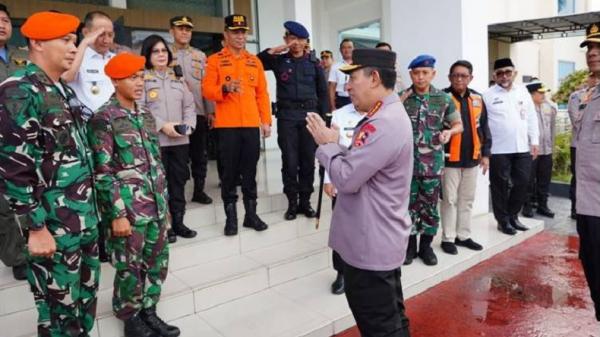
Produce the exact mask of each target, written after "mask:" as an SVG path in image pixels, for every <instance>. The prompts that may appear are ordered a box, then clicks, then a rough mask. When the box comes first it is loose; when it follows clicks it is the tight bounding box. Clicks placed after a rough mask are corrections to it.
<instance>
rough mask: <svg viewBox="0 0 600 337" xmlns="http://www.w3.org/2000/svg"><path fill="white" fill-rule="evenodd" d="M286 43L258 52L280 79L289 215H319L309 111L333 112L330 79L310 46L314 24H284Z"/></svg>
mask: <svg viewBox="0 0 600 337" xmlns="http://www.w3.org/2000/svg"><path fill="white" fill-rule="evenodd" d="M283 26H284V28H285V35H284V37H283V39H284V41H285V44H283V45H281V46H278V47H275V48H270V49H266V50H264V51H262V52H261V53H260V54H258V58H259V59H260V60H261V62H262V63H263V66H264V68H265V70H272V71H273V73H274V74H275V79H276V80H277V114H276V116H277V143H278V144H279V148H280V149H281V159H282V160H281V161H282V168H281V173H282V176H283V192H284V193H285V195H286V196H287V199H288V209H287V211H286V212H285V214H284V218H285V220H294V219H296V215H297V214H298V213H300V214H304V215H305V216H306V217H307V218H313V217H315V215H316V212H315V210H314V209H313V208H312V206H311V204H310V196H311V194H312V192H313V191H314V186H313V185H314V179H315V150H316V147H317V146H316V144H315V141H314V140H313V138H312V136H311V135H310V133H309V132H308V130H307V129H306V114H307V113H308V112H309V111H312V112H317V113H318V114H320V115H321V116H325V114H326V113H328V112H329V100H328V97H327V82H326V80H325V74H324V72H323V68H321V65H320V64H319V60H318V59H317V58H316V57H315V56H314V55H313V54H311V53H310V52H307V51H306V50H305V49H306V46H307V44H308V42H307V41H308V37H309V34H308V30H307V29H306V28H305V27H304V26H303V25H302V24H300V23H298V22H295V21H287V22H285V23H284V24H283Z"/></svg>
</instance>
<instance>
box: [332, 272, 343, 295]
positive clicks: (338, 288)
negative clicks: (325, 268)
mask: <svg viewBox="0 0 600 337" xmlns="http://www.w3.org/2000/svg"><path fill="white" fill-rule="evenodd" d="M331 293H332V294H334V295H341V294H343V293H344V275H342V273H338V274H337V277H336V278H335V281H333V283H332V284H331Z"/></svg>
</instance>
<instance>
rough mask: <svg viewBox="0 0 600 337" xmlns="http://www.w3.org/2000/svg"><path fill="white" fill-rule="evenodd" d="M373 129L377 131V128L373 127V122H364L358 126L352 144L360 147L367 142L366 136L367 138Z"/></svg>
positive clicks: (372, 132)
mask: <svg viewBox="0 0 600 337" xmlns="http://www.w3.org/2000/svg"><path fill="white" fill-rule="evenodd" d="M375 131H377V129H376V128H375V126H373V124H370V123H366V124H364V125H363V126H362V127H361V128H360V131H358V134H357V135H356V138H354V143H353V144H352V146H353V147H361V146H363V145H365V144H366V143H367V138H369V136H370V135H372V134H374V133H375Z"/></svg>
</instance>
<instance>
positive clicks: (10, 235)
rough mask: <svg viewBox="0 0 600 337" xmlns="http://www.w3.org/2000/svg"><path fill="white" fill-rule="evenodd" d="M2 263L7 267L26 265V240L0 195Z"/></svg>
mask: <svg viewBox="0 0 600 337" xmlns="http://www.w3.org/2000/svg"><path fill="white" fill-rule="evenodd" d="M0 261H2V263H4V264H5V265H6V266H7V267H14V266H20V265H22V264H23V263H25V239H24V238H23V235H22V234H21V229H20V228H19V224H18V223H17V221H16V219H15V213H14V212H13V211H11V210H10V207H9V206H8V202H7V201H6V199H5V198H4V196H2V195H0Z"/></svg>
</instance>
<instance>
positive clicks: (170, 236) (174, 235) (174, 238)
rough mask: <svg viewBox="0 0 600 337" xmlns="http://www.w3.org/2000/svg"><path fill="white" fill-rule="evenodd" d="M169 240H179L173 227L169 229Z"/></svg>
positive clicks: (172, 241)
mask: <svg viewBox="0 0 600 337" xmlns="http://www.w3.org/2000/svg"><path fill="white" fill-rule="evenodd" d="M167 240H169V243H175V242H177V234H175V232H174V231H173V228H169V230H167Z"/></svg>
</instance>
